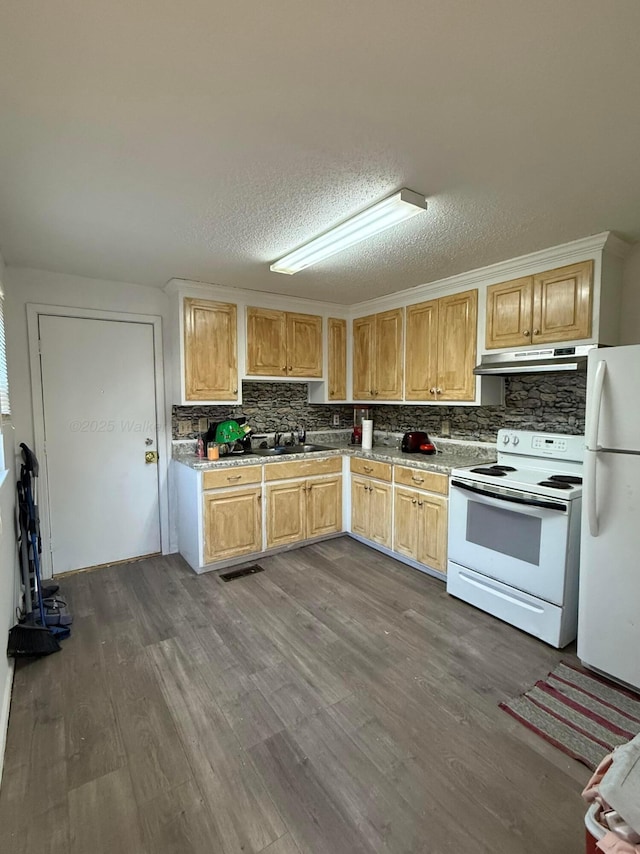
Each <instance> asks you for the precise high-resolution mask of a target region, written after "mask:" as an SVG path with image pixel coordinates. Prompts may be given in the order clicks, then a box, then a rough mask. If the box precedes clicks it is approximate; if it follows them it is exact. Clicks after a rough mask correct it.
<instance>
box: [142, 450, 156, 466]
mask: <svg viewBox="0 0 640 854" xmlns="http://www.w3.org/2000/svg"><path fill="white" fill-rule="evenodd" d="M144 461H145V463H157V462H158V452H157V451H147V452H146V453H145V455H144Z"/></svg>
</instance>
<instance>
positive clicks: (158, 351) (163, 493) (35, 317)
mask: <svg viewBox="0 0 640 854" xmlns="http://www.w3.org/2000/svg"><path fill="white" fill-rule="evenodd" d="M41 315H52V316H54V317H74V318H80V319H85V320H112V321H117V322H121V323H122V322H124V323H141V324H146V325H149V326H151V327H152V330H153V363H154V373H155V403H156V418H157V419H158V424H157V434H158V436H157V440H158V452H159V454H158V457H159V458H158V499H159V504H160V508H159V509H160V548H161V550H162V554H169V551H170V547H169V533H170V528H169V484H168V474H169V460H170V459H171V436H170V433H171V430H170V427H171V416H170V414H169V413H168V412H167V409H166V402H165V389H164V362H163V345H162V318H161V317H160V316H159V315H155V314H129V313H127V312H121V311H103V310H101V309H91V308H74V307H70V306H61V305H46V304H41V303H27V338H28V344H29V366H30V368H31V403H32V407H33V434H34V443H35V453H36V456H37V458H38V462H39V463H40V473H39V480H40V489H39V490H38V507H39V510H40V532H41V537H42V555H41V572H42V577H43V578H52V577H53V563H52V559H51V515H50V508H49V475H48V471H47V456H46V454H45V441H44V395H43V388H42V368H41V364H40V347H39V344H38V342H39V320H40V316H41Z"/></svg>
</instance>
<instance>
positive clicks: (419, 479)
mask: <svg viewBox="0 0 640 854" xmlns="http://www.w3.org/2000/svg"><path fill="white" fill-rule="evenodd" d="M411 480H412V481H413V482H414V483H424V478H423V477H416V475H415V474H414V475H413V477H412V478H411Z"/></svg>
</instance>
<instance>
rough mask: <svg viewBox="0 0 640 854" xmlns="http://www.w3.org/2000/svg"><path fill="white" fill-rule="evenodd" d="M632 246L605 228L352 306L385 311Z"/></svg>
mask: <svg viewBox="0 0 640 854" xmlns="http://www.w3.org/2000/svg"><path fill="white" fill-rule="evenodd" d="M630 250H631V246H630V244H628V243H626V242H625V241H624V240H622V239H621V238H619V237H617V236H616V235H615V234H612V233H611V232H610V231H603V232H601V233H600V234H593V235H590V236H589V237H583V238H581V239H580V240H573V241H571V242H570V243H562V244H560V245H559V246H551V247H549V248H548V249H540V250H539V251H538V252H531V253H529V254H528V255H520V256H519V257H517V258H510V259H508V260H507V261H499V262H497V263H496V264H490V265H488V266H486V267H478V268H477V269H475V270H469V271H467V272H465V273H458V274H456V275H455V276H449V277H447V278H446V279H438V280H436V281H434V282H427V283H426V284H424V285H416V287H414V288H407V289H406V290H404V291H396V292H395V293H391V294H385V296H382V297H377V298H375V299H372V300H364V301H363V302H359V303H355V304H353V305H351V306H349V309H350V313H351V314H352V316H354V317H355V316H357V315H358V314H362V313H365V314H369V313H374V312H377V311H384V310H386V309H390V308H396V307H397V306H398V305H411V304H413V303H417V302H423V301H424V300H429V299H434V298H435V297H438V296H444V295H446V294H450V293H454V292H455V291H464V290H467V289H468V288H476V287H478V286H480V285H493V284H496V283H497V282H506V281H509V280H510V279H518V278H520V277H521V276H529V275H532V274H534V273H542V272H544V271H545V270H549V269H553V268H554V267H563V266H565V265H567V264H574V263H576V262H577V261H584V260H586V259H588V258H590V257H591V258H594V257H595V256H597V255H599V254H600V253H602V252H607V253H608V254H611V255H615V256H616V257H618V258H625V257H626V255H627V254H628V253H629V251H630Z"/></svg>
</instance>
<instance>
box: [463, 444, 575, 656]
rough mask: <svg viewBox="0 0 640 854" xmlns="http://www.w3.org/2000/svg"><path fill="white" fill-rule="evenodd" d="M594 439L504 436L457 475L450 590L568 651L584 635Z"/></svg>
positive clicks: (484, 609) (478, 606)
mask: <svg viewBox="0 0 640 854" xmlns="http://www.w3.org/2000/svg"><path fill="white" fill-rule="evenodd" d="M584 447H585V441H584V436H565V435H561V434H557V433H536V432H530V431H526V430H499V431H498V460H497V463H495V464H491V463H489V464H486V465H480V466H471V467H468V468H460V469H454V470H453V471H452V472H451V489H450V500H449V552H448V573H447V591H448V592H449V593H451V594H452V595H453V596H457V597H458V598H459V599H464V600H465V601H466V602H469V603H470V604H472V605H475V606H476V607H477V608H481V609H482V610H483V611H487V612H488V613H490V614H493V615H494V616H496V617H499V618H500V619H502V620H504V621H505V622H508V623H511V624H512V625H514V626H517V627H518V628H520V629H522V630H523V631H526V632H529V633H530V634H532V635H535V636H536V637H539V638H540V639H541V640H543V641H546V642H547V643H549V644H551V645H552V646H555V647H558V648H561V647H563V646H566V644H568V643H570V642H571V641H572V640H573V639H574V638H575V636H576V629H577V614H578V569H579V560H580V513H581V505H582V461H583V456H584Z"/></svg>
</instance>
